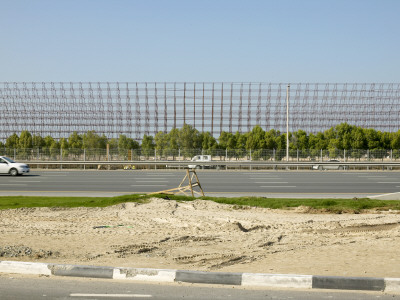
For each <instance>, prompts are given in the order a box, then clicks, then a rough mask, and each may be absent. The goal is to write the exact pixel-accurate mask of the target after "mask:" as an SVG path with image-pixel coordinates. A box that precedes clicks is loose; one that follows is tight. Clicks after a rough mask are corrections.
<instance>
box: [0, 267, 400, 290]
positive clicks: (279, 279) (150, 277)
mask: <svg viewBox="0 0 400 300" xmlns="http://www.w3.org/2000/svg"><path fill="white" fill-rule="evenodd" d="M0 273H8V274H31V275H46V276H70V277H87V278H106V279H118V280H132V281H151V282H187V283H200V284H201V283H206V284H223V285H239V286H259V287H280V288H306V289H340V290H359V291H361V290H363V291H384V292H395V293H398V292H400V278H373V277H341V276H318V275H296V274H263V273H228V272H202V271H185V270H168V269H144V268H118V267H100V266H82V265H63V264H50V263H32V262H18V261H0Z"/></svg>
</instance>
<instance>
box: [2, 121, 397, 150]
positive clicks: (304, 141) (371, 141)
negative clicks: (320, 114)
mask: <svg viewBox="0 0 400 300" xmlns="http://www.w3.org/2000/svg"><path fill="white" fill-rule="evenodd" d="M289 141H290V143H289V148H290V149H291V150H296V149H299V150H306V149H310V150H344V149H345V150H351V149H360V150H363V149H370V150H377V149H383V150H384V149H400V130H399V131H397V132H381V131H376V130H375V129H372V128H368V129H366V128H361V127H357V126H354V125H349V124H347V123H342V124H339V125H337V126H335V127H332V128H330V129H328V130H326V131H323V132H318V133H316V134H313V133H309V134H308V133H307V132H305V131H303V130H298V131H296V132H290V133H289ZM107 144H108V145H109V147H110V149H118V150H121V151H122V150H124V151H125V150H131V149H134V150H136V149H141V150H142V151H145V152H150V151H154V150H157V151H161V152H162V151H169V150H178V149H204V150H215V149H228V150H233V149H247V150H249V149H253V150H258V149H276V150H281V149H286V133H282V132H280V131H277V130H274V129H271V130H269V131H264V130H263V129H262V128H261V127H260V126H255V127H254V128H253V129H252V131H250V132H247V133H239V132H236V133H234V134H233V133H229V132H222V133H221V135H220V136H219V137H218V139H216V138H214V137H213V136H212V135H211V134H210V133H209V132H199V131H198V130H197V129H195V128H194V127H193V126H191V125H188V124H185V125H184V126H183V127H182V128H180V129H177V128H175V129H172V130H171V131H170V132H168V133H164V132H159V133H157V134H156V135H155V136H154V137H153V136H150V135H144V136H143V139H142V140H141V143H139V142H138V141H136V140H133V139H132V138H129V137H127V136H126V135H120V136H119V138H112V139H108V138H107V137H106V136H105V135H98V134H97V133H96V132H94V131H88V132H87V133H84V134H78V133H77V132H73V133H72V134H71V135H70V136H69V137H68V138H61V139H59V140H56V139H54V138H53V137H51V136H46V137H41V136H40V135H32V134H31V133H30V132H28V131H22V132H21V134H20V135H19V136H18V134H16V133H14V134H13V135H11V136H10V137H8V138H7V139H6V141H5V143H2V142H0V147H3V148H4V147H5V148H15V149H31V148H33V149H36V148H39V149H49V150H56V149H71V148H73V149H106V147H107Z"/></svg>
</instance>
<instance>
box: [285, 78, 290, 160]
mask: <svg viewBox="0 0 400 300" xmlns="http://www.w3.org/2000/svg"><path fill="white" fill-rule="evenodd" d="M289 89H290V84H288V86H287V88H286V161H287V162H289Z"/></svg>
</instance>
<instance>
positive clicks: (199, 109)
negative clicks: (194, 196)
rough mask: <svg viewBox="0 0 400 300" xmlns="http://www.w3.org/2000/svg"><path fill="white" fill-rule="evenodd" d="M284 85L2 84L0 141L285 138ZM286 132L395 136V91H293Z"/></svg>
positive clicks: (398, 92)
mask: <svg viewBox="0 0 400 300" xmlns="http://www.w3.org/2000/svg"><path fill="white" fill-rule="evenodd" d="M286 86H287V83H264V82H261V83H254V82H239V83H236V82H235V83H233V82H232V83H226V82H224V83H220V82H211V83H210V82H207V83H206V82H204V83H203V82H195V83H192V82H166V83H162V82H161V83H160V82H134V83H131V82H2V83H0V107H1V108H2V114H1V117H0V140H4V139H6V138H7V137H9V136H10V135H12V134H13V133H17V134H18V133H20V132H21V131H23V130H28V131H29V132H31V133H32V134H36V135H41V136H47V135H50V136H52V137H54V138H61V137H68V136H69V135H70V134H71V133H72V132H74V131H76V132H78V133H85V132H87V131H89V130H94V131H95V132H96V133H98V134H104V135H106V136H107V137H108V138H112V137H118V136H119V135H120V134H125V135H127V136H128V137H131V138H134V139H137V140H140V139H142V138H143V135H144V134H147V135H155V134H156V133H157V132H159V131H163V132H166V133H167V132H169V131H170V130H171V129H173V128H181V127H182V126H183V125H184V124H185V123H186V124H190V125H192V126H193V127H195V128H196V129H198V130H199V131H201V132H205V131H209V132H210V133H211V134H212V135H213V136H215V137H218V136H219V135H220V133H221V132H222V131H228V132H233V133H234V132H236V131H239V132H241V133H243V132H248V131H250V130H251V129H252V128H253V127H254V126H256V125H259V126H261V127H262V128H263V129H264V130H270V129H275V130H279V131H281V132H285V130H286ZM289 96H290V97H289V106H290V113H289V114H290V115H289V128H290V131H297V130H299V129H302V130H304V131H306V132H308V133H311V132H312V133H315V132H318V131H323V130H326V129H328V128H331V127H333V126H336V125H337V124H340V123H343V122H347V123H349V124H351V125H356V126H361V127H364V128H374V129H376V130H381V131H388V132H393V131H397V130H399V129H400V118H399V115H400V83H396V84H394V83H294V84H293V83H291V84H290V93H289Z"/></svg>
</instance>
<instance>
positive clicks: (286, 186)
mask: <svg viewBox="0 0 400 300" xmlns="http://www.w3.org/2000/svg"><path fill="white" fill-rule="evenodd" d="M260 187H262V188H295V187H296V186H295V185H260Z"/></svg>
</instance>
